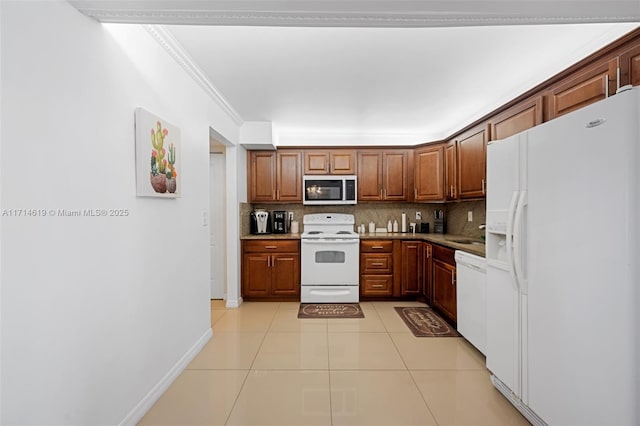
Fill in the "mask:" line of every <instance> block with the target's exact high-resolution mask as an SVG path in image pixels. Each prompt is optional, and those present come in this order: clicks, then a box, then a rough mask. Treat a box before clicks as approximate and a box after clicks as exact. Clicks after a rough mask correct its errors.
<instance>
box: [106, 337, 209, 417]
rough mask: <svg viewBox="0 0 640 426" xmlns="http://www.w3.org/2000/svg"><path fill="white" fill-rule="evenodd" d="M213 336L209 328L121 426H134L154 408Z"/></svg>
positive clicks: (128, 415)
mask: <svg viewBox="0 0 640 426" xmlns="http://www.w3.org/2000/svg"><path fill="white" fill-rule="evenodd" d="M212 336H213V332H212V331H211V328H209V329H208V330H207V331H206V332H205V333H204V334H203V335H202V337H200V338H199V339H198V340H197V341H196V343H194V345H193V346H191V348H190V349H189V350H188V351H187V352H186V353H185V354H184V355H183V356H182V358H180V359H179V360H178V362H176V364H175V365H174V366H173V367H171V369H170V370H169V371H168V372H167V374H165V375H164V377H163V378H162V379H160V381H159V382H158V383H156V385H155V386H154V387H153V388H152V389H151V390H150V391H149V393H148V394H146V395H145V396H144V398H142V400H141V401H140V402H139V403H138V404H137V405H136V406H135V407H134V408H133V410H131V411H130V412H129V414H127V416H126V417H125V418H124V419H123V420H122V421H121V422H120V424H119V426H130V425H131V426H133V425H135V424H137V423H138V422H139V421H140V420H141V419H142V417H144V415H145V414H147V411H149V410H150V409H151V407H153V404H155V403H156V401H157V400H158V399H160V397H161V396H162V394H163V393H165V391H166V390H167V389H168V388H169V386H171V383H173V381H174V380H175V379H176V378H178V376H179V375H180V373H182V372H183V371H184V369H185V368H187V365H189V363H190V362H191V361H192V360H193V359H194V358H195V357H196V355H198V354H199V353H200V351H201V350H202V348H203V347H204V345H206V344H207V342H208V341H209V340H210V339H211V337H212Z"/></svg>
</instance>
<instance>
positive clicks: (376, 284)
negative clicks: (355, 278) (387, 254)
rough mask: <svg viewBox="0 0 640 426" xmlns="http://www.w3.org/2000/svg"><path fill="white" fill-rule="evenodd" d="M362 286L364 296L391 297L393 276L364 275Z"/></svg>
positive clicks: (361, 280)
mask: <svg viewBox="0 0 640 426" xmlns="http://www.w3.org/2000/svg"><path fill="white" fill-rule="evenodd" d="M360 286H361V288H362V295H363V296H391V295H392V294H393V276H392V275H362V278H361V279H360Z"/></svg>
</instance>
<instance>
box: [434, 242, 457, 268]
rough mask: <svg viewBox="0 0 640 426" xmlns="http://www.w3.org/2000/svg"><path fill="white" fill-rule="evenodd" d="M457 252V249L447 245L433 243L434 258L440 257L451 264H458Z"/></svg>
mask: <svg viewBox="0 0 640 426" xmlns="http://www.w3.org/2000/svg"><path fill="white" fill-rule="evenodd" d="M455 253H456V251H455V250H452V249H450V248H447V247H442V246H439V245H437V244H433V258H434V259H439V260H441V261H443V262H444V263H448V264H449V265H451V266H455V265H456V258H455Z"/></svg>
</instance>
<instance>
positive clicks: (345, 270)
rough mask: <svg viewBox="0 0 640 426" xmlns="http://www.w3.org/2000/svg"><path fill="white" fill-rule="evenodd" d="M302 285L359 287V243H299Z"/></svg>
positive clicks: (327, 240) (353, 240)
mask: <svg viewBox="0 0 640 426" xmlns="http://www.w3.org/2000/svg"><path fill="white" fill-rule="evenodd" d="M300 250H301V257H302V271H301V272H302V274H301V275H302V276H301V282H302V285H303V286H305V285H358V283H359V276H360V271H359V269H360V259H359V256H360V240H359V239H357V238H347V239H332V238H317V239H316V238H304V239H302V242H301V247H300Z"/></svg>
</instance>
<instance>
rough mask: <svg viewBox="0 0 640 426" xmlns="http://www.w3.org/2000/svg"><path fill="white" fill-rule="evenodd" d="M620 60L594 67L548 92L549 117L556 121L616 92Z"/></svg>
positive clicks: (615, 59)
mask: <svg viewBox="0 0 640 426" xmlns="http://www.w3.org/2000/svg"><path fill="white" fill-rule="evenodd" d="M617 68H618V58H614V59H609V60H607V61H604V62H601V63H599V64H596V65H594V66H593V67H591V68H590V69H588V70H586V71H585V72H583V73H581V74H578V75H576V76H571V77H569V78H567V79H566V80H565V81H563V82H561V83H559V84H558V85H556V86H555V87H552V88H550V89H549V91H548V102H549V105H548V106H549V107H548V111H549V117H548V119H549V120H551V119H554V118H556V117H559V116H561V115H564V114H566V113H568V112H571V111H575V110H577V109H580V108H582V107H585V106H587V105H589V104H592V103H594V102H597V101H599V100H602V99H604V98H606V97H608V96H610V95H613V94H614V93H615V91H616V74H617Z"/></svg>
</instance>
